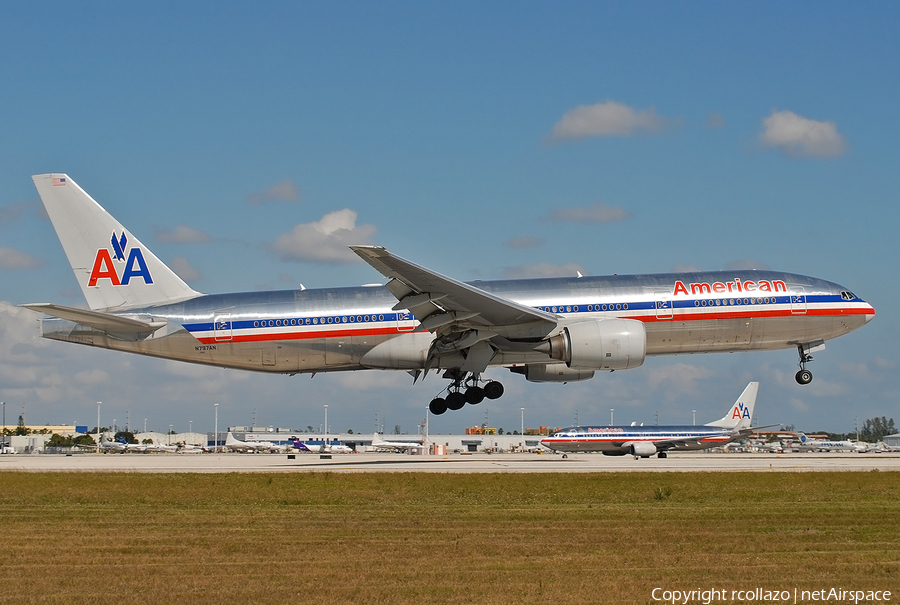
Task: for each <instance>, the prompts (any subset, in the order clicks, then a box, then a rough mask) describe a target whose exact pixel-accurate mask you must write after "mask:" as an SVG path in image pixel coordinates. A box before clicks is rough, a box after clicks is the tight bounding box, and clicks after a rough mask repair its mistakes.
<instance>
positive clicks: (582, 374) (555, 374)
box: [509, 363, 594, 382]
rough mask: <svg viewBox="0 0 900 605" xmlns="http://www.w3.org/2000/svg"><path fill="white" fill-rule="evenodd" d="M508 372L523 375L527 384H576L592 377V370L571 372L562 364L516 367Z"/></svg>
mask: <svg viewBox="0 0 900 605" xmlns="http://www.w3.org/2000/svg"><path fill="white" fill-rule="evenodd" d="M509 370H510V372H515V373H516V374H524V375H525V380H527V381H528V382H577V381H579V380H590V379H591V378H593V377H594V370H573V369H572V368H570V367H569V366H567V365H566V364H564V363H548V364H546V365H539V364H533V365H527V366H517V367H514V368H510V369H509Z"/></svg>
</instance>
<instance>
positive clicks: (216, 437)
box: [213, 403, 219, 454]
mask: <svg viewBox="0 0 900 605" xmlns="http://www.w3.org/2000/svg"><path fill="white" fill-rule="evenodd" d="M215 408H216V426H215V428H214V429H213V430H214V431H215V432H214V433H213V451H214V452H216V453H217V454H218V453H219V404H218V403H216V404H215Z"/></svg>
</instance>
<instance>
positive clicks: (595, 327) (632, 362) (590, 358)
mask: <svg viewBox="0 0 900 605" xmlns="http://www.w3.org/2000/svg"><path fill="white" fill-rule="evenodd" d="M535 351H539V352H541V353H546V354H548V355H550V357H552V358H553V359H558V360H559V361H563V362H565V364H566V366H567V367H569V368H570V369H574V370H610V371H612V370H627V369H630V368H636V367H638V366H639V365H641V364H643V363H644V359H645V358H646V356H647V332H646V330H644V324H643V323H642V322H640V321H637V320H635V319H598V320H593V321H583V322H579V323H574V324H570V325H567V326H566V327H564V328H563V330H562V332H560V333H559V334H556V335H555V336H552V337H550V339H548V340H545V341H544V342H543V343H541V344H540V345H539V346H537V347H535Z"/></svg>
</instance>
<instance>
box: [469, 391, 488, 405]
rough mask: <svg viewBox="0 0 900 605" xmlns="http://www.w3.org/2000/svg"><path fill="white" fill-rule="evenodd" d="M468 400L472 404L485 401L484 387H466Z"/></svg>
mask: <svg viewBox="0 0 900 605" xmlns="http://www.w3.org/2000/svg"><path fill="white" fill-rule="evenodd" d="M466 401H468V402H469V403H470V404H472V405H477V404H479V403H481V402H482V401H484V389H482V388H481V387H469V388H468V389H466Z"/></svg>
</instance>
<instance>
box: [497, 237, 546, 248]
mask: <svg viewBox="0 0 900 605" xmlns="http://www.w3.org/2000/svg"><path fill="white" fill-rule="evenodd" d="M506 245H507V246H508V247H510V248H533V247H535V246H543V245H544V240H543V238H540V237H533V236H531V235H522V236H520V237H514V238H512V239H511V240H509V241H508V242H506Z"/></svg>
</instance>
